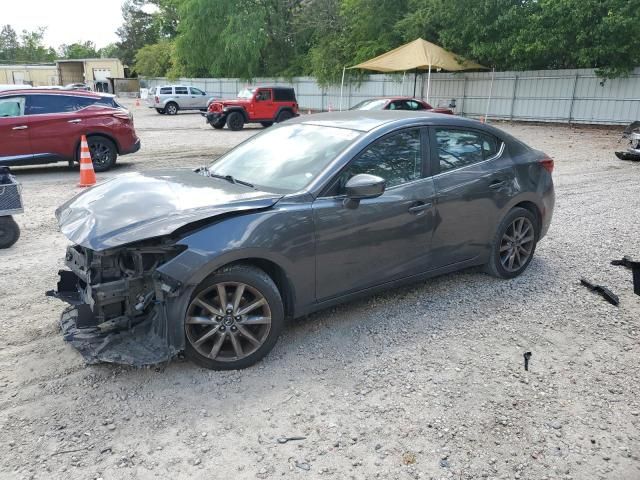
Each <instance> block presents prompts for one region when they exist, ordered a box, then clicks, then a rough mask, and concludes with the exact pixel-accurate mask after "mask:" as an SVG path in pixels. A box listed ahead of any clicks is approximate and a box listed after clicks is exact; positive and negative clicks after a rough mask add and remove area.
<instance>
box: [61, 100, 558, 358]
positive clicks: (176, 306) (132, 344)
mask: <svg viewBox="0 0 640 480" xmlns="http://www.w3.org/2000/svg"><path fill="white" fill-rule="evenodd" d="M552 169H553V161H552V160H551V159H549V158H548V157H547V156H546V155H544V154H543V153H542V152H539V151H536V150H533V149H531V148H529V147H527V146H526V145H524V144H523V143H521V142H520V141H518V140H516V139H514V138H513V137H511V136H509V135H507V134H505V133H504V132H502V131H500V130H497V129H495V128H492V127H489V126H487V125H483V124H480V123H478V122H474V121H470V120H465V119H463V118H460V117H451V116H447V115H438V114H430V113H416V112H367V111H352V112H343V113H330V114H318V115H312V116H305V117H301V118H298V119H294V120H290V121H288V122H286V123H284V124H282V125H279V126H277V127H274V128H270V129H268V130H266V131H264V132H263V133H260V134H258V135H256V136H254V137H252V138H251V139H249V140H247V141H246V142H244V143H243V144H241V145H239V146H238V147H236V148H235V149H233V150H231V151H230V152H229V153H227V154H226V155H224V156H223V157H221V158H220V159H218V160H217V161H215V162H214V163H212V164H211V165H210V166H207V167H203V168H200V169H198V170H195V171H192V170H166V171H152V172H139V173H129V174H124V175H121V176H118V177H116V178H113V179H111V180H108V181H106V182H103V183H101V184H99V185H97V186H95V187H93V188H91V189H89V190H87V191H85V192H83V193H81V194H79V195H77V196H76V197H74V198H73V199H71V200H70V201H68V202H67V203H65V204H64V205H62V206H61V207H60V208H59V209H58V210H57V211H56V216H57V218H58V222H59V225H60V229H61V231H62V233H63V234H64V235H66V236H67V238H69V239H70V240H71V241H72V242H73V245H72V246H70V247H69V248H68V249H67V253H66V266H67V267H68V269H66V270H63V271H60V281H59V282H58V288H57V291H51V292H49V294H50V295H53V296H56V297H58V298H60V299H63V300H65V301H67V302H69V303H70V304H71V305H72V306H71V307H70V308H68V309H67V310H65V311H64V313H63V314H62V318H61V325H62V331H63V334H64V337H65V339H66V340H68V341H69V342H71V343H72V344H73V345H74V346H75V347H76V348H78V349H79V350H80V351H81V353H82V354H83V356H84V357H85V359H86V360H87V361H88V362H99V361H106V362H117V363H126V364H131V365H145V364H154V363H158V362H162V361H165V360H168V359H170V358H172V357H173V356H175V355H176V354H178V353H179V352H181V351H185V353H186V355H187V356H188V357H189V358H191V359H192V360H193V361H195V362H196V363H197V364H199V365H201V366H203V367H206V368H211V369H238V368H244V367H247V366H249V365H252V364H253V363H255V362H256V361H258V360H259V359H261V358H262V357H263V356H264V355H266V354H267V353H268V352H269V351H270V350H271V349H272V348H273V346H274V345H275V343H276V341H277V339H278V336H279V335H280V333H281V331H282V328H283V325H284V322H285V319H286V318H296V317H300V316H303V315H306V314H308V313H311V312H313V311H317V310H320V309H322V308H326V307H328V306H331V305H334V304H337V303H340V302H344V301H347V300H350V299H352V298H356V297H358V296H361V295H368V294H371V293H374V292H376V291H380V290H383V289H388V288H390V287H393V286H396V285H400V284H402V283H407V282H415V281H417V280H420V279H424V278H427V277H431V276H435V275H439V274H442V273H446V272H451V271H455V270H459V269H462V268H466V267H471V266H476V265H484V266H485V268H486V270H487V271H488V272H489V273H491V274H493V275H495V276H498V277H501V278H512V277H515V276H517V275H519V274H520V273H522V272H523V271H524V270H525V269H526V268H527V266H528V265H529V262H530V261H531V259H532V257H533V254H534V251H535V247H536V243H537V242H538V241H539V240H540V238H542V237H543V236H544V234H545V233H546V231H547V229H548V227H549V224H550V221H551V216H552V211H553V205H554V192H553V182H552V179H551V171H552Z"/></svg>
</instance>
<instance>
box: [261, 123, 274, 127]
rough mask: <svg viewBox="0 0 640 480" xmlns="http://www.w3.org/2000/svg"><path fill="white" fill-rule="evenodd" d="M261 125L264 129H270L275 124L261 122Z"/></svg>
mask: <svg viewBox="0 0 640 480" xmlns="http://www.w3.org/2000/svg"><path fill="white" fill-rule="evenodd" d="M260 125H262V126H263V127H264V128H269V127H270V126H271V125H273V122H260Z"/></svg>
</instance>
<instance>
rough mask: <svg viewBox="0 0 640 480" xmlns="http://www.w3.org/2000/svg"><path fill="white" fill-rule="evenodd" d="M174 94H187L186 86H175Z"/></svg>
mask: <svg viewBox="0 0 640 480" xmlns="http://www.w3.org/2000/svg"><path fill="white" fill-rule="evenodd" d="M176 95H189V90H187V87H176Z"/></svg>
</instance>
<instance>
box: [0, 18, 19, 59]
mask: <svg viewBox="0 0 640 480" xmlns="http://www.w3.org/2000/svg"><path fill="white" fill-rule="evenodd" d="M19 48H20V43H19V42H18V34H17V33H16V31H15V30H14V29H13V27H12V26H11V25H4V26H3V27H2V30H1V31H0V60H2V61H11V60H15V59H16V58H17V56H18V50H19Z"/></svg>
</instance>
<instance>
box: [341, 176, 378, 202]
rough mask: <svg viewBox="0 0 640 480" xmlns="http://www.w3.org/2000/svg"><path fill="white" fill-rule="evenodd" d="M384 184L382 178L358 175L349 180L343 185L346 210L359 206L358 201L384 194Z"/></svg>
mask: <svg viewBox="0 0 640 480" xmlns="http://www.w3.org/2000/svg"><path fill="white" fill-rule="evenodd" d="M385 186H386V182H385V180H384V178H380V177H376V176H375V175H369V174H367V173H360V174H358V175H354V176H353V177H351V178H350V179H349V181H348V182H347V184H346V185H345V187H344V188H345V193H346V196H347V198H346V200H345V206H346V207H347V208H356V207H357V206H358V205H359V204H360V200H363V199H365V198H376V197H379V196H380V195H382V194H383V193H384V189H385Z"/></svg>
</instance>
